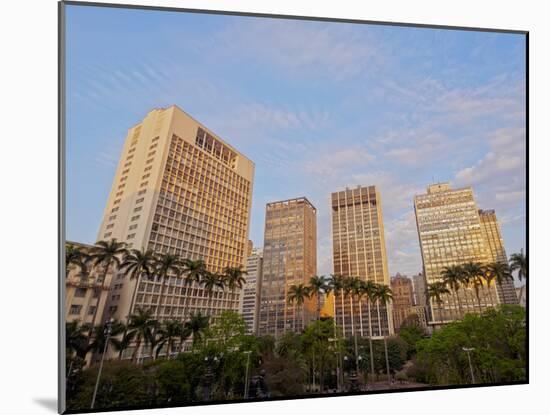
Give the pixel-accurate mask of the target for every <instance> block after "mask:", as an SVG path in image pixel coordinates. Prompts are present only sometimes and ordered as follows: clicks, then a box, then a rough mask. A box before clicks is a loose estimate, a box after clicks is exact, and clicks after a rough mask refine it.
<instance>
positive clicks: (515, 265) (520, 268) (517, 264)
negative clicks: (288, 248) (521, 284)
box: [510, 249, 527, 281]
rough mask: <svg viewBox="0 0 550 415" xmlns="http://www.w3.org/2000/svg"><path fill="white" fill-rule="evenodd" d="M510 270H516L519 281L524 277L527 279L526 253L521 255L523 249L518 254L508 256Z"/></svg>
mask: <svg viewBox="0 0 550 415" xmlns="http://www.w3.org/2000/svg"><path fill="white" fill-rule="evenodd" d="M510 271H511V272H514V271H517V272H518V279H519V280H520V281H522V280H523V279H524V278H525V280H527V255H523V249H522V250H521V251H520V252H519V254H518V253H516V254H512V255H511V256H510Z"/></svg>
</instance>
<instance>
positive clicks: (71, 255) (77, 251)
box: [65, 244, 88, 278]
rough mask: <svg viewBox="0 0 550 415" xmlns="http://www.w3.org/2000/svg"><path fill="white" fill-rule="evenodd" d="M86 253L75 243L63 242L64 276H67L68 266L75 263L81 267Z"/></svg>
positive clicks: (86, 255)
mask: <svg viewBox="0 0 550 415" xmlns="http://www.w3.org/2000/svg"><path fill="white" fill-rule="evenodd" d="M87 257H88V254H87V253H86V252H85V251H84V250H83V249H82V248H79V247H78V246H76V245H73V244H65V278H67V277H68V276H69V267H70V266H71V265H76V266H78V267H80V268H81V269H82V267H83V266H84V264H85V263H86V259H87Z"/></svg>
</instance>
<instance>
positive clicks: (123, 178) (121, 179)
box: [120, 176, 128, 182]
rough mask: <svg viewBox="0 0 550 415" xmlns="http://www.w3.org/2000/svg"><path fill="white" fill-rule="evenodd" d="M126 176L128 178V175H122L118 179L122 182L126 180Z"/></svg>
mask: <svg viewBox="0 0 550 415" xmlns="http://www.w3.org/2000/svg"><path fill="white" fill-rule="evenodd" d="M127 178H128V176H122V177H121V178H120V181H121V182H124V181H126V179H127Z"/></svg>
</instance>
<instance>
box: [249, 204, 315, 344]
mask: <svg viewBox="0 0 550 415" xmlns="http://www.w3.org/2000/svg"><path fill="white" fill-rule="evenodd" d="M316 273H317V210H316V209H315V207H314V206H313V205H312V204H311V203H310V202H309V200H307V199H306V198H305V197H300V198H296V199H290V200H284V201H280V202H273V203H268V204H267V206H266V215H265V233H264V262H263V273H262V280H261V281H262V282H261V290H260V312H259V321H258V333H259V335H266V334H269V335H272V336H275V337H279V336H281V335H282V334H283V333H284V332H285V331H295V332H300V331H301V330H302V329H303V327H304V324H305V325H307V323H308V322H309V321H310V320H311V319H312V318H314V316H315V305H314V303H312V301H311V300H306V302H305V305H304V306H303V307H298V306H296V304H290V303H289V302H288V290H289V288H290V287H291V286H292V285H297V284H300V283H303V284H307V283H308V282H309V279H310V278H311V277H313V276H314V275H315V274H316ZM302 313H303V314H302Z"/></svg>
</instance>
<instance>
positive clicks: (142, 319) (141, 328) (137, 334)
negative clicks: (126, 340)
mask: <svg viewBox="0 0 550 415" xmlns="http://www.w3.org/2000/svg"><path fill="white" fill-rule="evenodd" d="M136 311H137V312H136V313H135V314H132V315H131V316H130V323H129V324H128V329H129V333H132V334H131V335H132V336H134V338H135V340H136V348H135V349H134V352H133V354H132V362H134V363H135V362H136V361H137V359H138V358H139V356H138V351H139V350H140V347H141V343H142V342H143V343H145V346H147V345H148V344H149V343H154V338H153V337H154V332H155V329H156V327H157V326H158V322H157V320H155V319H154V318H153V313H151V311H149V310H147V311H146V310H143V309H142V308H138V309H137V310H136ZM129 335H130V334H129Z"/></svg>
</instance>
